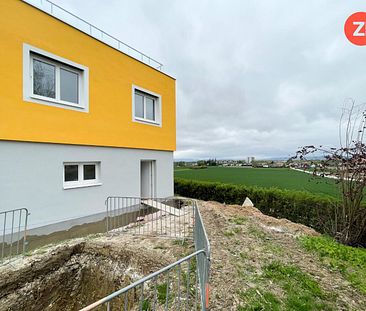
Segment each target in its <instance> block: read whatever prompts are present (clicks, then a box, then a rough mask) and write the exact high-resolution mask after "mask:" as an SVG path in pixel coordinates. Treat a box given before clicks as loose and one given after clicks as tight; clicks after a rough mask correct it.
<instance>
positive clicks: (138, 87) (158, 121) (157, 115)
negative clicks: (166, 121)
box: [132, 84, 163, 127]
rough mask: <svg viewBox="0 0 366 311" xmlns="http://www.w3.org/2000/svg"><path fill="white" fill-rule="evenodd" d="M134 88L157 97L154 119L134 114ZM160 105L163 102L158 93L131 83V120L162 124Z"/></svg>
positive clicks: (147, 123)
mask: <svg viewBox="0 0 366 311" xmlns="http://www.w3.org/2000/svg"><path fill="white" fill-rule="evenodd" d="M136 90H137V91H141V92H143V93H146V94H148V95H152V96H154V97H156V98H157V105H156V107H155V108H156V121H152V120H148V119H144V118H139V117H136V116H135V91H136ZM162 105H163V102H162V99H161V95H160V94H158V93H155V92H152V91H150V90H147V89H145V88H143V87H140V86H137V85H135V84H132V122H137V123H143V124H146V125H153V126H159V127H162V124H163V118H162Z"/></svg>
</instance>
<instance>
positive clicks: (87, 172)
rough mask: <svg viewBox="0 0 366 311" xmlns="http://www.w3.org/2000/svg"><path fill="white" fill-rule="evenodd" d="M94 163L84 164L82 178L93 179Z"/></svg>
mask: <svg viewBox="0 0 366 311" xmlns="http://www.w3.org/2000/svg"><path fill="white" fill-rule="evenodd" d="M95 176H96V175H95V164H86V165H84V180H91V179H95V178H96V177H95Z"/></svg>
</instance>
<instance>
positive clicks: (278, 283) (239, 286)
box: [200, 201, 366, 310]
mask: <svg viewBox="0 0 366 311" xmlns="http://www.w3.org/2000/svg"><path fill="white" fill-rule="evenodd" d="M200 205H201V213H202V217H203V220H204V223H205V226H206V230H207V233H208V235H209V239H210V242H211V248H212V267H211V294H210V305H211V309H210V310H285V309H286V310H288V309H291V308H285V307H284V305H285V304H282V302H283V301H285V300H286V299H287V302H286V303H288V304H290V305H291V303H293V305H294V304H295V302H293V301H291V299H292V300H294V299H295V300H296V299H297V297H296V293H295V295H293V296H294V297H295V298H293V297H291V293H292V291H295V290H296V286H299V289H300V290H299V292H298V293H297V296H298V297H303V298H304V300H311V299H313V301H312V302H311V303H313V307H311V308H307V307H306V306H305V307H304V306H303V308H301V307H300V306H299V308H298V309H297V310H366V297H365V296H364V295H362V294H361V293H359V292H358V291H357V290H355V289H353V288H352V287H351V286H350V284H349V283H348V282H347V281H346V280H345V279H344V278H343V277H342V275H341V274H340V273H338V272H334V271H330V270H329V269H327V268H326V267H325V266H324V265H323V264H322V263H321V262H320V261H319V260H318V258H316V256H314V255H313V254H310V253H308V252H306V251H305V250H304V249H303V248H302V247H301V245H300V244H299V242H298V241H297V239H296V238H297V236H299V235H302V234H307V235H317V233H316V232H315V231H314V230H312V229H310V228H308V227H306V226H303V225H299V224H294V223H292V222H290V221H288V220H285V219H280V220H279V219H274V218H272V217H269V216H265V215H263V214H262V213H260V212H259V211H258V210H257V209H255V208H243V207H240V206H224V205H222V204H219V203H216V202H202V201H201V202H200ZM296 267H298V268H296ZM275 268H276V269H277V270H276V269H275ZM286 269H287V270H286ZM278 270H279V271H289V272H288V273H289V274H288V280H286V278H281V277H279V276H281V275H279V274H278V273H277V271H278ZM276 273H277V274H276ZM286 273H287V272H286ZM316 283H317V284H318V285H319V289H318V288H317V286H315V285H314V284H316ZM309 284H310V285H311V286H313V288H312V287H311V286H310V285H309ZM291 286H293V288H291ZM301 289H304V291H303V292H302V290H301ZM308 291H309V292H311V293H315V296H314V297H315V298H314V297H312V296H309V295H307V296H306V295H305V294H306V293H307V292H308ZM288 296H290V297H288ZM286 297H287V298H286ZM309 303H310V302H309ZM310 305H311V304H310ZM255 307H257V308H255Z"/></svg>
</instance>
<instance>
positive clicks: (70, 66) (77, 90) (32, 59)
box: [23, 44, 88, 112]
mask: <svg viewBox="0 0 366 311" xmlns="http://www.w3.org/2000/svg"><path fill="white" fill-rule="evenodd" d="M23 51H24V53H23V79H24V83H23V85H24V90H23V93H24V100H26V101H30V102H35V103H40V104H45V105H52V106H57V107H62V108H66V109H73V110H79V111H84V112H87V111H88V69H87V68H86V67H84V66H81V65H78V64H76V63H74V62H71V61H69V60H66V59H64V58H60V57H58V56H56V55H53V54H50V53H48V52H45V51H42V50H40V49H37V48H34V47H31V46H29V45H27V44H24V48H23Z"/></svg>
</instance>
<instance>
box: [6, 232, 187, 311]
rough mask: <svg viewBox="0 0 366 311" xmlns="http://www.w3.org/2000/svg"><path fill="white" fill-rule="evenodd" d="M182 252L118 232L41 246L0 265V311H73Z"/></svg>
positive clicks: (164, 242)
mask: <svg viewBox="0 0 366 311" xmlns="http://www.w3.org/2000/svg"><path fill="white" fill-rule="evenodd" d="M182 252H184V249H183V248H182V246H180V245H179V243H174V241H172V240H167V239H159V238H153V237H151V238H147V237H141V236H130V235H123V234H118V235H116V234H113V235H100V236H99V237H92V238H84V239H75V240H71V241H69V242H65V243H61V244H59V245H57V246H52V247H44V248H41V249H38V250H37V251H35V252H34V254H32V255H31V256H28V257H25V259H22V258H18V259H16V260H13V261H11V262H9V263H8V264H6V265H3V266H1V267H0V310H9V311H10V310H14V311H15V310H17V311H18V310H27V311H28V310H29V311H33V310H34V311H39V310H48V311H56V310H65V311H68V310H70V311H71V310H79V309H80V308H82V307H85V306H86V305H88V304H90V303H93V302H94V301H96V300H98V299H100V298H102V297H104V296H106V295H109V294H111V293H112V292H114V291H116V290H118V289H120V288H122V287H124V286H126V285H128V284H131V283H132V282H134V281H136V280H138V279H140V278H141V277H142V276H144V275H147V274H150V273H152V272H154V271H157V270H159V269H160V268H162V267H164V266H166V265H167V264H169V263H172V262H174V261H175V260H176V259H177V257H176V254H178V255H179V254H180V253H182ZM133 298H134V297H131V299H133ZM121 299H122V297H121ZM118 304H119V305H122V303H121V301H119V300H118V299H116V300H114V301H113V305H118ZM104 308H105V307H104ZM97 310H99V309H97Z"/></svg>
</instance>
